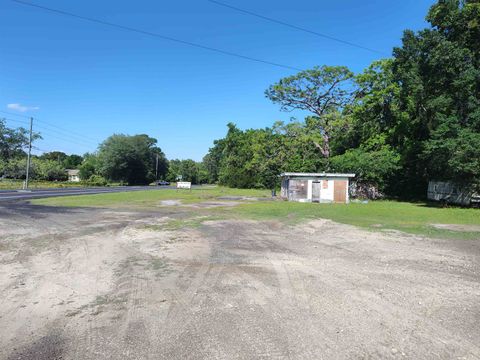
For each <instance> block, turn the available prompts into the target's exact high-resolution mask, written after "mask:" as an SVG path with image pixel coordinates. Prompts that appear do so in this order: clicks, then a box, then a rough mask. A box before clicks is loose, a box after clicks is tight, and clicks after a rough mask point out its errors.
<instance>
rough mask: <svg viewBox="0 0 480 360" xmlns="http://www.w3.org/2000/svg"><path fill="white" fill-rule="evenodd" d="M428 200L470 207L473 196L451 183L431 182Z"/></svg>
mask: <svg viewBox="0 0 480 360" xmlns="http://www.w3.org/2000/svg"><path fill="white" fill-rule="evenodd" d="M427 198H428V199H429V200H434V201H446V202H448V203H451V204H457V205H470V201H471V199H472V194H471V193H469V192H468V191H466V190H464V189H461V188H460V187H459V186H458V185H456V184H455V183H453V182H449V181H430V182H429V183H428V191H427Z"/></svg>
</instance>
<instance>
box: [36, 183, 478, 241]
mask: <svg viewBox="0 0 480 360" xmlns="http://www.w3.org/2000/svg"><path fill="white" fill-rule="evenodd" d="M222 196H248V197H266V198H267V197H269V196H270V193H269V191H268V190H246V189H230V188H225V187H213V188H212V187H208V188H207V187H205V188H197V189H192V190H191V191H188V190H178V191H177V190H172V189H163V190H149V191H137V192H125V193H112V194H98V195H81V196H68V197H58V198H48V199H38V200H33V201H32V203H34V204H41V205H54V206H84V207H89V206H91V207H115V208H130V209H131V208H137V209H144V208H146V209H152V208H156V207H158V206H159V205H160V202H161V201H162V200H181V201H182V203H183V204H193V203H198V202H203V201H208V200H212V199H217V198H218V197H222ZM184 209H185V211H186V213H188V214H190V216H189V217H188V218H185V219H174V220H171V221H169V222H167V223H165V224H160V225H152V226H153V227H152V230H158V231H161V230H178V229H181V228H183V227H194V228H195V227H198V226H200V225H201V224H202V223H203V222H204V221H207V220H223V219H253V220H279V221H282V222H284V223H287V224H295V223H299V222H302V221H308V220H312V219H317V218H324V219H331V220H333V221H336V222H339V223H343V224H349V225H355V226H359V227H363V228H366V229H370V230H376V231H382V230H399V231H403V232H406V233H410V234H419V235H425V236H429V237H438V238H448V239H479V240H480V232H477V231H470V230H468V229H466V231H452V230H447V229H439V228H435V227H433V226H432V224H459V225H479V226H480V210H479V209H466V208H455V207H452V208H441V207H437V206H434V205H433V204H429V203H407V202H398V201H370V202H369V203H368V204H360V203H352V204H348V205H345V204H312V203H296V202H286V201H252V202H245V203H242V204H240V205H238V206H236V207H229V208H227V207H218V208H211V209H195V212H193V211H192V210H191V209H187V208H184ZM199 214H201V215H203V216H198V215H199Z"/></svg>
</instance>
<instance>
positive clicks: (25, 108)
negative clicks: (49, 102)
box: [7, 104, 40, 112]
mask: <svg viewBox="0 0 480 360" xmlns="http://www.w3.org/2000/svg"><path fill="white" fill-rule="evenodd" d="M7 108H8V109H10V110H16V111H20V112H26V111H33V110H39V109H40V108H39V107H38V106H25V105H21V104H7Z"/></svg>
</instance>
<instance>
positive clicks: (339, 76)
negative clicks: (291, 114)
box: [265, 66, 354, 158]
mask: <svg viewBox="0 0 480 360" xmlns="http://www.w3.org/2000/svg"><path fill="white" fill-rule="evenodd" d="M353 76H354V75H353V73H352V72H351V71H350V70H349V69H348V68H347V67H345V66H322V67H314V68H313V69H311V70H304V71H301V72H299V73H298V74H296V75H293V76H289V77H286V78H283V79H281V80H280V81H279V82H278V83H276V84H274V85H272V86H270V87H269V88H268V89H267V90H266V91H265V95H266V96H267V97H268V98H269V99H270V100H271V101H273V102H274V103H276V104H280V107H281V109H282V110H284V111H291V110H293V109H299V110H306V111H309V112H311V113H312V114H313V115H315V123H316V126H317V133H318V134H320V135H321V139H322V141H321V143H315V145H316V146H317V147H318V148H319V149H320V151H321V153H322V155H323V156H324V157H325V158H329V157H330V155H331V154H330V137H331V134H332V131H333V130H334V128H335V126H336V122H337V121H338V118H339V117H338V116H337V114H338V112H339V111H341V110H342V109H344V108H345V107H346V106H347V105H348V104H349V103H350V101H351V96H352V94H353V89H352V88H351V86H352V81H351V79H352V78H353Z"/></svg>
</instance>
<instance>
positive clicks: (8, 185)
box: [0, 179, 83, 190]
mask: <svg viewBox="0 0 480 360" xmlns="http://www.w3.org/2000/svg"><path fill="white" fill-rule="evenodd" d="M79 186H83V185H82V183H75V182H67V181H37V180H32V181H29V182H28V187H29V188H30V189H49V188H65V187H79ZM22 187H23V180H13V179H2V180H0V190H18V189H22Z"/></svg>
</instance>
